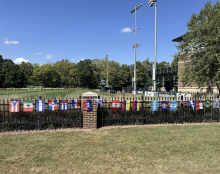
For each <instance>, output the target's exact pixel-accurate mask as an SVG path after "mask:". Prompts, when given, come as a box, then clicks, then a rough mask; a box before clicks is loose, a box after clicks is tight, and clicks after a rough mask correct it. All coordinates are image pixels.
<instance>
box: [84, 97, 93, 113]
mask: <svg viewBox="0 0 220 174" xmlns="http://www.w3.org/2000/svg"><path fill="white" fill-rule="evenodd" d="M83 109H85V110H86V111H91V110H92V101H91V100H90V99H87V100H86V99H84V100H83Z"/></svg>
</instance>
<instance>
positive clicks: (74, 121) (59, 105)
mask: <svg viewBox="0 0 220 174" xmlns="http://www.w3.org/2000/svg"><path fill="white" fill-rule="evenodd" d="M80 99H81V97H79V100H77V99H64V100H62V99H59V100H56V98H55V99H51V100H50V99H46V100H45V99H43V100H42V99H41V97H40V98H39V100H36V98H35V99H32V98H31V99H26V100H25V99H23V100H16V99H14V100H12V99H11V100H9V99H3V100H0V102H1V103H0V132H5V131H24V130H28V131H29V130H45V129H60V128H81V127H82V122H81V121H82V120H81V118H82V112H81V100H80Z"/></svg>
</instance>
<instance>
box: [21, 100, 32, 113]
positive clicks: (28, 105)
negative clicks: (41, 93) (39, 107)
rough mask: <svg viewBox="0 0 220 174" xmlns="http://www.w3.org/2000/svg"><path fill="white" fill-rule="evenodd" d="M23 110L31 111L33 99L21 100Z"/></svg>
mask: <svg viewBox="0 0 220 174" xmlns="http://www.w3.org/2000/svg"><path fill="white" fill-rule="evenodd" d="M23 111H24V112H31V111H33V101H32V100H24V101H23Z"/></svg>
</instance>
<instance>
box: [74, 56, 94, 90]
mask: <svg viewBox="0 0 220 174" xmlns="http://www.w3.org/2000/svg"><path fill="white" fill-rule="evenodd" d="M91 64H92V61H91V60H90V59H85V60H84V61H82V60H81V61H80V62H79V63H77V66H76V68H77V76H78V79H79V86H80V87H84V88H95V87H96V86H95V85H94V84H95V83H94V82H95V80H94V75H93V71H92V67H91V66H90V65H91Z"/></svg>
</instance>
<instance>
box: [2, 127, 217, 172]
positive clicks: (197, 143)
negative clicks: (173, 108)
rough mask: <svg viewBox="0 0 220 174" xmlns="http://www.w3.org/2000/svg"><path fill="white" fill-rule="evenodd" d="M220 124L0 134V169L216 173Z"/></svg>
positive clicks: (18, 170) (17, 170)
mask: <svg viewBox="0 0 220 174" xmlns="http://www.w3.org/2000/svg"><path fill="white" fill-rule="evenodd" d="M219 132H220V124H206V125H165V126H140V127H132V128H113V129H98V130H88V131H70V130H69V131H68V130H67V131H57V132H55V131H52V132H40V133H25V134H20V133H15V134H9V135H8V134H3V135H1V134H0V169H1V171H0V173H12V174H13V173H16V174H18V173H44V174H47V173H85V174H88V173H95V174H102V173H138V174H139V173H150V174H154V173H155V174H157V173H160V174H163V173H169V174H170V173H187V174H188V173H193V174H197V173H198V174H201V173H219V171H220V165H219V163H220V148H219V142H220V136H219Z"/></svg>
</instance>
